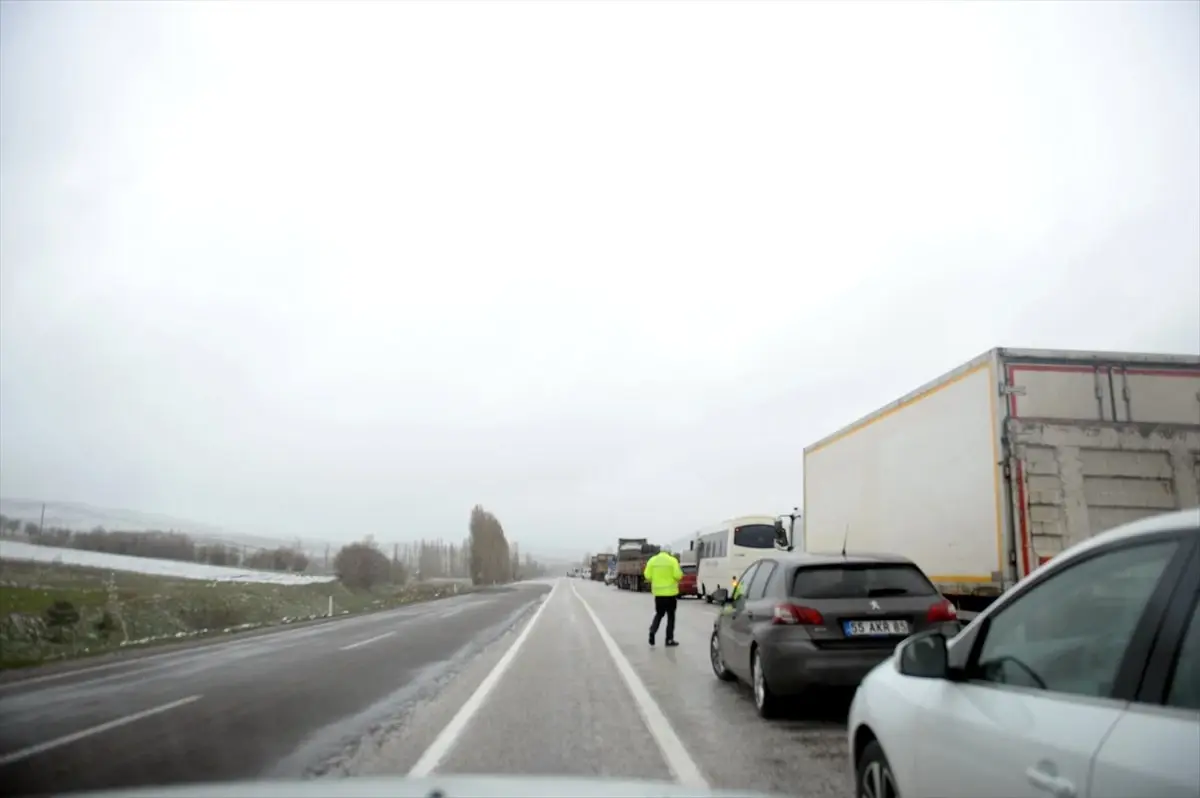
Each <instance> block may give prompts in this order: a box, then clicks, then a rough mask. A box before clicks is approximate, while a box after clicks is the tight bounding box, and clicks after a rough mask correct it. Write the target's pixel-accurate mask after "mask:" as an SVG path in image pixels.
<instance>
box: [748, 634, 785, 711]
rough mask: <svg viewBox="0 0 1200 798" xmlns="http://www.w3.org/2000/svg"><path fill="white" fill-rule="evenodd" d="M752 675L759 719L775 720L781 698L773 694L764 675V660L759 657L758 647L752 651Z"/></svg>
mask: <svg viewBox="0 0 1200 798" xmlns="http://www.w3.org/2000/svg"><path fill="white" fill-rule="evenodd" d="M750 674H751V676H752V677H753V681H752V682H751V684H750V686H751V688H752V689H753V690H754V707H755V709H757V710H758V714H759V717H763V718H773V717H775V716H777V715H778V714H779V698H778V697H776V695H775V694H774V693H772V692H771V688H770V686H768V685H767V677H766V675H765V674H764V673H763V668H762V658H761V657H759V656H758V646H755V647H754V648H752V649H750Z"/></svg>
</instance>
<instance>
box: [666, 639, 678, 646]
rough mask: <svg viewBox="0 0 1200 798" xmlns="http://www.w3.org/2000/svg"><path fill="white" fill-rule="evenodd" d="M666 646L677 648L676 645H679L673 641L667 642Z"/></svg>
mask: <svg viewBox="0 0 1200 798" xmlns="http://www.w3.org/2000/svg"><path fill="white" fill-rule="evenodd" d="M667 645H668V646H677V645H679V643H677V642H675V641H674V640H668V641H667Z"/></svg>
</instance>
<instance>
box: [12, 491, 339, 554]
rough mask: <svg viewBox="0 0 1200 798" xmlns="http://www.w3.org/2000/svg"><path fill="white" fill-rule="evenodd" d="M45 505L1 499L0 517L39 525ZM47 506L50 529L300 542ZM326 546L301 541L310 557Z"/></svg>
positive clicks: (254, 543) (133, 513) (133, 514)
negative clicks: (144, 532) (149, 531)
mask: <svg viewBox="0 0 1200 798" xmlns="http://www.w3.org/2000/svg"><path fill="white" fill-rule="evenodd" d="M42 504H43V502H40V501H36V500H33V499H5V498H0V515H6V516H8V517H9V518H20V519H21V520H22V521H33V522H35V523H36V522H37V521H38V519H39V517H40V516H41V512H42ZM45 505H46V526H47V527H63V528H66V529H71V530H79V531H87V530H89V529H95V528H96V527H98V526H102V527H104V528H105V529H110V530H111V529H121V530H127V531H132V532H139V531H144V530H148V529H158V530H162V531H167V530H174V531H176V532H182V533H184V534H186V535H188V536H190V537H191V538H192V539H193V540H195V541H196V542H198V543H207V544H214V543H219V544H224V545H226V546H237V547H241V546H247V547H249V548H254V549H273V548H277V547H279V546H291V545H294V544H295V542H296V539H295V538H291V539H285V538H273V537H267V536H263V535H249V534H246V533H243V532H235V531H233V530H231V529H226V528H224V527H219V526H215V525H213V524H205V523H201V522H199V521H189V520H187V519H186V518H175V517H174V516H170V515H163V514H161V513H144V512H141V511H139V510H124V509H113V508H111V507H93V506H92V505H90V504H83V503H80V502H60V501H48V502H45ZM325 545H326V541H324V540H303V539H301V541H300V546H301V548H302V549H303V550H304V552H305V553H306V554H308V555H309V556H310V557H311V556H324V554H325ZM329 545H331V546H334V547H336V546H337V545H338V544H334V543H330V544H329Z"/></svg>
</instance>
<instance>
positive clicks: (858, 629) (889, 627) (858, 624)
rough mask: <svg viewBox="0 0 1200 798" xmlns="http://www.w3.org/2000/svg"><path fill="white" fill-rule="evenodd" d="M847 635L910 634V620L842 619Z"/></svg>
mask: <svg viewBox="0 0 1200 798" xmlns="http://www.w3.org/2000/svg"><path fill="white" fill-rule="evenodd" d="M842 629H843V631H845V633H846V637H864V636H867V637H870V636H887V635H906V634H908V629H909V627H908V621H883V620H880V621H842Z"/></svg>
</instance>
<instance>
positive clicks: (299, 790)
mask: <svg viewBox="0 0 1200 798" xmlns="http://www.w3.org/2000/svg"><path fill="white" fill-rule="evenodd" d="M73 795H74V796H75V798H118V797H119V798H514V796H520V797H521V798H525V796H528V798H658V797H659V796H661V798H773V797H772V796H770V795H768V794H766V793H760V792H749V791H746V790H736V791H730V790H701V789H697V788H695V787H686V786H684V785H681V784H676V783H673V782H668V781H642V780H637V781H633V780H624V779H608V778H600V777H597V778H579V777H575V776H571V777H558V776H446V777H444V778H443V777H439V776H433V777H430V778H422V779H410V778H407V777H404V776H394V777H381V778H375V777H355V778H342V779H312V780H307V781H228V782H214V783H211V784H183V785H178V786H173V787H138V788H126V789H118V790H105V791H101V792H88V793H73Z"/></svg>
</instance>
